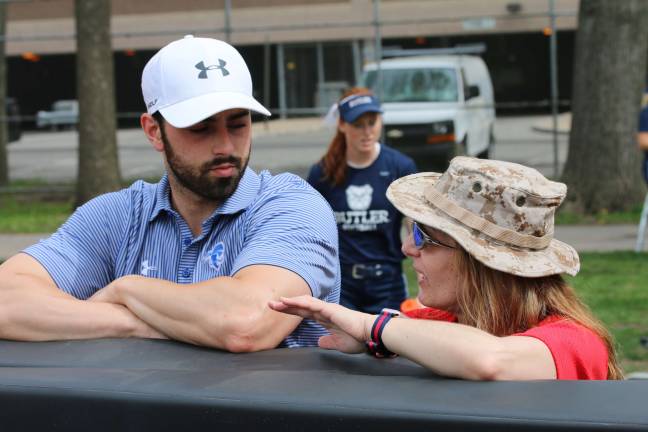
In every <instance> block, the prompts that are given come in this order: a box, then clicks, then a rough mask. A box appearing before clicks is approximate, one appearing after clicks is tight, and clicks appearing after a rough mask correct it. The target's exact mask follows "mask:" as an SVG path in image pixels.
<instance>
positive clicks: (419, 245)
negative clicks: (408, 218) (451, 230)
mask: <svg viewBox="0 0 648 432" xmlns="http://www.w3.org/2000/svg"><path fill="white" fill-rule="evenodd" d="M412 237H413V238H414V246H416V249H423V248H424V247H425V246H426V245H434V246H442V247H446V248H449V249H454V248H455V247H454V246H450V245H448V244H445V243H441V242H440V241H438V240H435V239H433V238H432V237H430V236H429V235H427V233H426V232H425V231H423V230H422V229H421V227H420V226H418V224H417V223H416V222H412Z"/></svg>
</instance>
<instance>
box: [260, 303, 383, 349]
mask: <svg viewBox="0 0 648 432" xmlns="http://www.w3.org/2000/svg"><path fill="white" fill-rule="evenodd" d="M268 305H269V306H270V308H271V309H273V310H275V311H277V312H283V313H287V314H291V315H297V316H300V317H302V318H310V319H313V320H315V321H317V322H318V323H320V324H322V325H323V326H324V327H326V328H327V329H328V330H329V331H330V332H331V334H330V335H327V336H322V337H321V338H320V340H319V346H320V347H322V348H326V349H335V350H338V351H342V352H345V353H350V354H353V353H359V352H363V351H364V350H365V341H367V340H369V333H370V331H371V326H372V324H373V319H374V317H373V316H372V315H369V314H366V313H362V312H357V311H353V310H351V309H347V308H345V307H344V306H340V305H338V304H334V303H327V302H324V301H322V300H319V299H316V298H314V297H311V296H299V297H290V298H288V297H282V298H281V299H280V301H270V302H269V303H268Z"/></svg>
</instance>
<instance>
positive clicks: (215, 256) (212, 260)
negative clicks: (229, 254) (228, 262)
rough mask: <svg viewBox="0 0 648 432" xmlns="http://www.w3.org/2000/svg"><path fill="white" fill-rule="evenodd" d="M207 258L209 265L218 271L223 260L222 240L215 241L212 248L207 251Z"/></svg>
mask: <svg viewBox="0 0 648 432" xmlns="http://www.w3.org/2000/svg"><path fill="white" fill-rule="evenodd" d="M208 259H209V266H210V267H211V268H213V269H214V270H215V271H217V272H218V271H219V270H220V268H221V265H222V264H223V261H224V260H225V244H223V242H218V243H216V246H214V249H212V250H211V252H209V254H208Z"/></svg>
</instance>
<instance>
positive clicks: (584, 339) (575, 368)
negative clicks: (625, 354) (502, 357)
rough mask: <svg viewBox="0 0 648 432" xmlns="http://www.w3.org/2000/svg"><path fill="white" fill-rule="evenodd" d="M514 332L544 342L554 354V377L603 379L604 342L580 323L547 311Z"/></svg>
mask: <svg viewBox="0 0 648 432" xmlns="http://www.w3.org/2000/svg"><path fill="white" fill-rule="evenodd" d="M514 336H530V337H534V338H536V339H539V340H541V341H542V342H544V344H545V345H546V346H547V347H548V348H549V351H551V355H552V356H553V358H554V362H555V364H556V373H557V377H558V379H603V380H604V379H607V363H608V350H607V347H606V345H605V342H604V341H603V339H602V338H601V337H600V336H599V335H598V334H597V333H596V332H594V331H593V330H592V329H590V328H588V327H585V326H584V325H582V324H579V323H577V322H575V321H573V320H571V319H568V318H565V317H562V316H557V315H551V316H548V317H547V318H545V319H543V320H542V321H540V322H539V323H538V325H537V326H535V327H532V328H530V329H528V330H527V331H525V332H521V333H517V334H515V335H514Z"/></svg>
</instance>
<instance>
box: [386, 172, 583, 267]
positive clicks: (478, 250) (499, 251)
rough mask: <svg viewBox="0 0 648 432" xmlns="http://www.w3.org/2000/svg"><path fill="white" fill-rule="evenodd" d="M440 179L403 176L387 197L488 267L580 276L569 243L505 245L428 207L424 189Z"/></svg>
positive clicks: (412, 216)
mask: <svg viewBox="0 0 648 432" xmlns="http://www.w3.org/2000/svg"><path fill="white" fill-rule="evenodd" d="M440 177H441V174H438V173H419V174H412V175H409V176H405V177H402V178H400V179H398V180H395V181H394V182H393V183H392V184H391V185H390V186H389V188H388V189H387V198H388V199H389V201H391V203H392V204H393V205H394V207H396V208H397V209H398V210H399V211H400V212H401V213H403V214H404V215H405V216H408V217H410V218H412V219H413V220H415V221H417V222H420V223H422V224H424V225H427V226H430V227H432V228H434V229H438V230H439V231H441V232H443V233H445V234H447V235H449V236H450V237H452V238H453V239H454V240H455V241H456V242H457V243H459V245H461V247H462V248H463V249H465V250H466V252H467V253H469V254H470V255H471V256H472V257H474V258H475V259H476V260H478V261H479V262H481V263H482V264H484V265H485V266H487V267H490V268H493V269H495V270H499V271H502V272H505V273H510V274H514V275H517V276H522V277H542V276H549V275H553V274H560V273H567V274H570V275H572V276H574V275H576V273H578V271H579V269H580V260H579V258H578V253H577V252H576V250H575V249H574V248H573V247H571V246H569V245H568V244H566V243H563V242H561V241H559V240H556V239H553V240H551V242H550V243H549V246H547V247H546V248H545V249H542V250H531V249H523V248H518V247H515V246H511V245H507V244H503V243H501V242H497V241H496V240H494V239H492V238H490V237H488V236H486V235H485V234H482V233H479V232H478V231H477V230H474V229H472V228H470V227H468V226H466V225H463V224H462V223H461V221H458V220H456V219H454V218H452V217H451V216H448V215H446V214H445V213H444V212H443V211H442V210H439V209H438V208H436V207H433V206H430V205H429V204H427V202H426V200H425V195H424V190H425V188H427V187H429V186H431V185H434V184H435V183H436V182H437V181H438V180H439V178H440Z"/></svg>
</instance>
